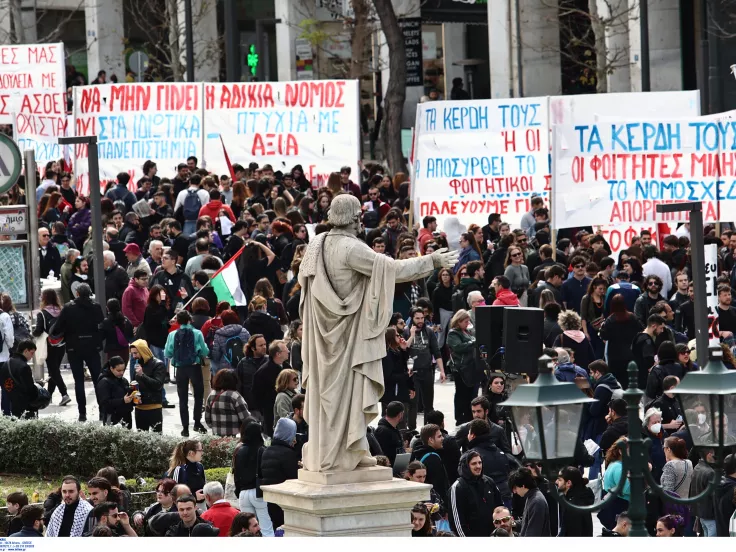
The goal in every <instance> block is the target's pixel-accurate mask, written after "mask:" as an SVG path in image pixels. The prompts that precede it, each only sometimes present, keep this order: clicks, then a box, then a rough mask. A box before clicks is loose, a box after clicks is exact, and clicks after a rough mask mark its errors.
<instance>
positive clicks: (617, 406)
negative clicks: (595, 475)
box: [598, 399, 629, 456]
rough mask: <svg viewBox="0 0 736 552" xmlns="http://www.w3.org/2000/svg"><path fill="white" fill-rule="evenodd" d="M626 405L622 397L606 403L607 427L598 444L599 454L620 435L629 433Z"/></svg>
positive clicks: (609, 446) (603, 454) (603, 452)
mask: <svg viewBox="0 0 736 552" xmlns="http://www.w3.org/2000/svg"><path fill="white" fill-rule="evenodd" d="M627 407H628V405H627V404H626V401H625V400H624V399H613V400H612V401H611V402H610V404H609V405H608V416H607V419H608V427H607V428H606V430H605V431H604V432H603V435H601V440H600V442H599V443H598V446H599V447H601V455H602V456H605V455H606V451H607V450H608V449H609V448H611V446H612V445H613V444H614V443H615V442H616V441H618V440H619V438H620V437H623V436H624V435H628V434H629V417H628V415H627V412H626V408H627Z"/></svg>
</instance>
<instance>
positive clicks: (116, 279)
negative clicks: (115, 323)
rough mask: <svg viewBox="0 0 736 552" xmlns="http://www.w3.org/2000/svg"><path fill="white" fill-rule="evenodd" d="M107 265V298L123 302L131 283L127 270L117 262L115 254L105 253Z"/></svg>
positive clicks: (104, 257)
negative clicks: (124, 294)
mask: <svg viewBox="0 0 736 552" xmlns="http://www.w3.org/2000/svg"><path fill="white" fill-rule="evenodd" d="M103 259H104V264H105V297H106V298H107V299H113V298H114V299H117V300H118V301H122V300H123V293H125V289H126V288H127V287H128V284H129V283H130V278H129V277H128V273H127V272H125V269H124V268H123V267H122V266H120V265H119V264H118V263H117V262H116V261H115V253H113V252H112V251H105V252H104V253H103Z"/></svg>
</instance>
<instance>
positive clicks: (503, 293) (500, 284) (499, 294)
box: [491, 276, 520, 307]
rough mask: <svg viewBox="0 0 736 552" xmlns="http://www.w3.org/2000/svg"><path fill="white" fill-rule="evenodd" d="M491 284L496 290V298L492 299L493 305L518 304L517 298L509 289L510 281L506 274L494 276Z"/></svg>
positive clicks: (509, 305) (516, 305)
mask: <svg viewBox="0 0 736 552" xmlns="http://www.w3.org/2000/svg"><path fill="white" fill-rule="evenodd" d="M491 286H492V287H493V290H494V291H495V292H496V299H495V300H494V301H493V306H494V307H498V306H501V307H518V306H520V303H519V298H518V297H517V296H516V294H515V293H514V292H513V291H511V282H510V281H509V279H508V278H507V277H506V276H496V277H495V278H494V279H493V281H492V282H491Z"/></svg>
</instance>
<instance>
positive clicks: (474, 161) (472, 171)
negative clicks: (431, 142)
mask: <svg viewBox="0 0 736 552" xmlns="http://www.w3.org/2000/svg"><path fill="white" fill-rule="evenodd" d="M504 169H505V160H504V158H503V157H502V156H500V155H494V156H490V157H447V158H442V157H430V158H428V159H427V169H426V170H427V178H462V177H465V176H503V175H504Z"/></svg>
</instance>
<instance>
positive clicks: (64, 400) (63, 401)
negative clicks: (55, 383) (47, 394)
mask: <svg viewBox="0 0 736 552" xmlns="http://www.w3.org/2000/svg"><path fill="white" fill-rule="evenodd" d="M70 402H72V400H71V399H70V398H69V395H64V396H63V397H61V402H60V403H59V406H66V405H68V404H69V403H70Z"/></svg>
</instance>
